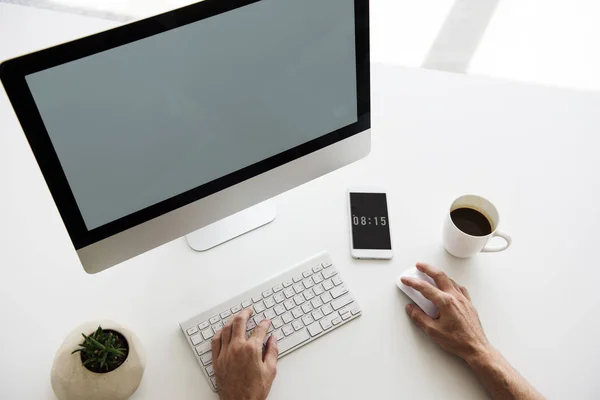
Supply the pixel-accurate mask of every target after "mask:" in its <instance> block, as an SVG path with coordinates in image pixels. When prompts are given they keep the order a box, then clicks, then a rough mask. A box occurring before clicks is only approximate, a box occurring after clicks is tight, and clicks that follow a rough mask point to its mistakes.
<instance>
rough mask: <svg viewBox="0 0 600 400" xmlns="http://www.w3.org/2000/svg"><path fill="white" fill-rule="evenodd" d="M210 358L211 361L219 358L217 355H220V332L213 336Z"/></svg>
mask: <svg viewBox="0 0 600 400" xmlns="http://www.w3.org/2000/svg"><path fill="white" fill-rule="evenodd" d="M211 345H212V356H213V359H215V360H216V359H217V358H219V354H221V331H219V332H217V334H216V335H215V336H213V338H212V341H211Z"/></svg>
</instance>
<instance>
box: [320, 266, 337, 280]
mask: <svg viewBox="0 0 600 400" xmlns="http://www.w3.org/2000/svg"><path fill="white" fill-rule="evenodd" d="M321 273H322V274H323V279H329V278H331V277H332V276H334V275H335V274H337V271H336V270H335V269H334V268H327V269H326V270H324V271H323V272H321Z"/></svg>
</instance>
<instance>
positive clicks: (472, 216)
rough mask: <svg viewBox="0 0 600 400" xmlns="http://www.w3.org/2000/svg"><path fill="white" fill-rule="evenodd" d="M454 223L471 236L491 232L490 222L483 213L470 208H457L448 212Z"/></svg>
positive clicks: (484, 234)
mask: <svg viewBox="0 0 600 400" xmlns="http://www.w3.org/2000/svg"><path fill="white" fill-rule="evenodd" d="M450 218H452V222H454V225H456V227H457V228H458V229H460V230H461V231H463V232H464V233H466V234H469V235H471V236H486V235H489V234H490V233H492V224H491V223H490V221H489V220H488V219H487V217H486V216H485V215H483V214H482V213H480V212H479V211H477V210H474V209H472V208H457V209H456V210H454V211H452V212H451V213H450Z"/></svg>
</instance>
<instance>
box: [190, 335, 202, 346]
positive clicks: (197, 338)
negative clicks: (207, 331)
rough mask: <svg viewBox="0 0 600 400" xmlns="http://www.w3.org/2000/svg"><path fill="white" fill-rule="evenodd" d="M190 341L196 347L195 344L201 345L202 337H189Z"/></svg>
mask: <svg viewBox="0 0 600 400" xmlns="http://www.w3.org/2000/svg"><path fill="white" fill-rule="evenodd" d="M190 340H191V341H192V344H193V345H194V346H196V345H197V344H200V343H202V337H201V336H200V334H199V333H197V334H195V335H194V336H192V337H190Z"/></svg>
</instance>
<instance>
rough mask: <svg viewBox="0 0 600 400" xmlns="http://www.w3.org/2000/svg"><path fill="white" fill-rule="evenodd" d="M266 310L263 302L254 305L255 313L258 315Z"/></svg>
mask: <svg viewBox="0 0 600 400" xmlns="http://www.w3.org/2000/svg"><path fill="white" fill-rule="evenodd" d="M265 309H266V307H265V304H264V303H263V302H262V301H261V302H259V303H256V304H254V312H255V313H257V314H259V313H261V312H263V311H265Z"/></svg>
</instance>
